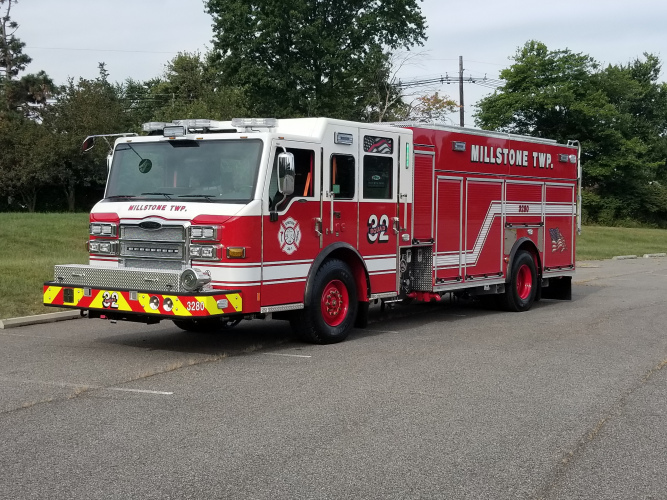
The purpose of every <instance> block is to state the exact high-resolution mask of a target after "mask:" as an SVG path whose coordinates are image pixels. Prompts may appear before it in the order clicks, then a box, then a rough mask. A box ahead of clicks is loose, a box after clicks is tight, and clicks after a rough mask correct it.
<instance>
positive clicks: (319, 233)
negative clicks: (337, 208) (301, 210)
mask: <svg viewBox="0 0 667 500" xmlns="http://www.w3.org/2000/svg"><path fill="white" fill-rule="evenodd" d="M315 234H317V236H322V219H321V218H319V217H315Z"/></svg>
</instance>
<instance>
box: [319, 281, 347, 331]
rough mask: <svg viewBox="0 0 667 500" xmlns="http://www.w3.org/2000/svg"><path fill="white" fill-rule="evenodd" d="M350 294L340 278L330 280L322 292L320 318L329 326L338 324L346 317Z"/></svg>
mask: <svg viewBox="0 0 667 500" xmlns="http://www.w3.org/2000/svg"><path fill="white" fill-rule="evenodd" d="M349 308H350V296H349V295H348V293H347V288H346V287H345V285H344V284H343V282H342V281H340V280H331V281H330V282H329V283H327V286H325V287H324V292H322V318H324V322H325V323H326V324H327V325H329V326H338V325H340V324H341V323H342V322H343V321H344V320H345V318H346V317H347V311H348V309H349Z"/></svg>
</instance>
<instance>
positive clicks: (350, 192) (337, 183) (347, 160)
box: [329, 155, 355, 200]
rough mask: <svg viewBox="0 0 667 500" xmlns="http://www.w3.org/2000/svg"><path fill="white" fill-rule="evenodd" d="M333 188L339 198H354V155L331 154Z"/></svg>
mask: <svg viewBox="0 0 667 500" xmlns="http://www.w3.org/2000/svg"><path fill="white" fill-rule="evenodd" d="M330 176H331V177H330V178H331V188H330V190H329V191H330V192H332V193H333V195H334V197H335V198H336V199H337V200H351V199H352V198H354V185H355V168H354V156H349V155H332V156H331V172H330Z"/></svg>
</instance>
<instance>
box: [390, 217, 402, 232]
mask: <svg viewBox="0 0 667 500" xmlns="http://www.w3.org/2000/svg"><path fill="white" fill-rule="evenodd" d="M391 220H392V223H393V226H394V234H398V233H400V232H401V221H400V219H399V218H398V217H392V218H391Z"/></svg>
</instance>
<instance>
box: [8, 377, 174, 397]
mask: <svg viewBox="0 0 667 500" xmlns="http://www.w3.org/2000/svg"><path fill="white" fill-rule="evenodd" d="M0 382H15V383H19V384H39V385H50V386H53V387H71V388H73V389H87V390H107V391H122V392H139V393H142V394H158V395H160V396H171V395H172V394H174V393H173V392H167V391H149V390H147V389H130V388H127V387H104V386H102V385H90V384H73V383H71V382H59V381H53V382H51V381H46V380H27V379H17V378H4V377H0Z"/></svg>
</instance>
